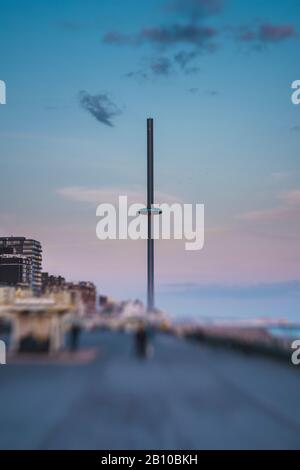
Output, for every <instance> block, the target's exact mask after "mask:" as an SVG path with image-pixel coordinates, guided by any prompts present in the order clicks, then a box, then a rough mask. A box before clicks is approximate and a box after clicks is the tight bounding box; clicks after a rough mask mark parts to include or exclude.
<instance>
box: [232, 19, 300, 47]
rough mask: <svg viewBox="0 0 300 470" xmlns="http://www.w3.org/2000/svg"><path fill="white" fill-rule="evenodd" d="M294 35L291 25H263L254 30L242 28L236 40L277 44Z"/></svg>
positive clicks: (294, 31) (295, 33)
mask: <svg viewBox="0 0 300 470" xmlns="http://www.w3.org/2000/svg"><path fill="white" fill-rule="evenodd" d="M296 35H297V32H296V30H295V28H294V26H292V25H273V24H271V23H264V24H262V25H260V26H258V27H257V28H255V29H251V28H242V29H241V30H240V32H239V34H238V40H239V41H242V42H246V43H256V44H266V43H278V42H281V41H284V40H286V39H290V38H293V37H295V36H296Z"/></svg>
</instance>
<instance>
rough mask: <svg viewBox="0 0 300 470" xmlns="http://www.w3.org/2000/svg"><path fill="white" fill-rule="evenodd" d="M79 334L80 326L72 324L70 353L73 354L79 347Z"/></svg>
mask: <svg viewBox="0 0 300 470" xmlns="http://www.w3.org/2000/svg"><path fill="white" fill-rule="evenodd" d="M80 332H81V326H80V325H79V323H75V322H74V323H73V324H72V326H71V328H70V351H72V352H75V351H77V349H78V346H79V336H80Z"/></svg>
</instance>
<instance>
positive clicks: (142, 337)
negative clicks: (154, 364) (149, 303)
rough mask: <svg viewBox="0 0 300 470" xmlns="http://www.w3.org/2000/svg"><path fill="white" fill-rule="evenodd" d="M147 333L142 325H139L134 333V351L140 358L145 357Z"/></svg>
mask: <svg viewBox="0 0 300 470" xmlns="http://www.w3.org/2000/svg"><path fill="white" fill-rule="evenodd" d="M147 350H148V335H147V331H146V329H145V327H144V325H140V326H139V327H138V329H137V331H136V333H135V351H136V355H137V356H138V357H140V358H145V357H147Z"/></svg>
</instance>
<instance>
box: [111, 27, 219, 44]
mask: <svg viewBox="0 0 300 470" xmlns="http://www.w3.org/2000/svg"><path fill="white" fill-rule="evenodd" d="M217 34H218V32H217V30H216V29H215V28H212V27H209V26H202V25H196V24H171V25H168V26H154V27H151V28H144V29H142V30H141V31H139V32H138V33H137V34H136V35H132V36H129V35H126V34H123V33H120V32H117V31H111V32H109V33H107V34H105V36H104V37H103V41H104V42H105V43H106V44H114V45H124V44H131V45H140V44H144V43H149V44H152V45H157V46H165V47H166V46H173V45H177V44H182V43H187V44H192V45H194V46H196V47H198V48H205V47H207V48H208V49H209V48H210V45H211V43H210V41H211V40H213V39H214V38H215V37H216V36H217Z"/></svg>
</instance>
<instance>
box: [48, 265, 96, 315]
mask: <svg viewBox="0 0 300 470" xmlns="http://www.w3.org/2000/svg"><path fill="white" fill-rule="evenodd" d="M62 291H66V292H69V293H70V294H71V296H72V298H73V299H75V298H77V299H79V300H80V303H81V305H82V313H83V314H92V313H95V311H96V298H97V292H96V286H95V284H93V283H92V282H89V281H80V282H78V283H77V282H67V281H66V280H65V278H64V277H63V276H53V275H52V274H49V273H46V272H44V273H42V292H43V294H51V293H58V292H62Z"/></svg>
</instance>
